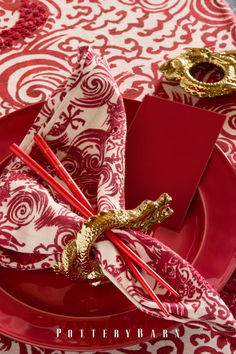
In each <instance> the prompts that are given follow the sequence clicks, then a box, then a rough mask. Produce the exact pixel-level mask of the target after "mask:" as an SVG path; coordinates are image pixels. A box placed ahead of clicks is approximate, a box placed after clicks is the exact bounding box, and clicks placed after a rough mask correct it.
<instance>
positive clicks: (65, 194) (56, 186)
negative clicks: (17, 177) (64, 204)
mask: <svg viewBox="0 0 236 354" xmlns="http://www.w3.org/2000/svg"><path fill="white" fill-rule="evenodd" d="M10 150H11V151H12V152H13V153H14V154H15V155H16V156H17V157H19V158H20V159H21V160H22V161H23V162H24V163H25V164H26V165H27V166H28V167H30V168H31V170H33V171H34V172H35V173H37V175H39V176H40V177H41V178H42V179H43V180H44V181H45V182H47V183H48V184H49V185H50V186H51V187H52V188H53V189H55V191H56V192H58V193H59V194H60V195H61V196H62V197H63V198H65V200H67V201H68V202H69V203H70V204H71V205H72V206H73V207H74V208H75V209H76V210H78V211H79V212H80V213H81V214H82V215H83V216H85V217H86V218H89V217H90V216H91V212H90V211H89V210H88V209H87V208H86V207H84V206H83V204H81V203H80V202H79V201H78V200H77V199H76V198H75V197H74V196H73V195H72V194H71V193H70V192H68V190H67V189H65V188H64V187H63V186H62V185H61V184H60V183H59V182H57V180H56V179H55V178H53V177H52V176H51V175H50V174H49V173H48V172H47V171H46V170H44V168H42V166H40V165H39V164H38V163H37V162H36V161H34V160H33V159H32V157H30V156H29V155H28V154H26V153H25V152H24V151H23V150H22V149H21V148H20V147H19V146H18V145H16V144H12V145H11V146H10Z"/></svg>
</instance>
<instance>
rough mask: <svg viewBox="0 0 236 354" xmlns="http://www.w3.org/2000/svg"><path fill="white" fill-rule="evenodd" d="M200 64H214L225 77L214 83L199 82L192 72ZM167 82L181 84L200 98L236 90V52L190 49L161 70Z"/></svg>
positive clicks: (166, 63) (168, 62) (164, 65)
mask: <svg viewBox="0 0 236 354" xmlns="http://www.w3.org/2000/svg"><path fill="white" fill-rule="evenodd" d="M199 64H212V65H213V66H215V67H216V68H218V69H219V70H220V71H221V72H222V74H223V77H222V78H221V79H220V80H219V81H217V82H213V83H207V82H202V81H198V80H197V79H195V78H194V77H193V76H192V75H191V70H192V69H193V68H194V67H195V66H197V65H199ZM159 70H160V71H162V72H163V73H164V75H165V77H166V79H167V80H169V81H172V82H179V84H180V86H181V87H183V88H184V89H185V91H187V92H189V93H191V94H192V95H198V96H200V97H215V96H221V95H224V94H228V93H231V92H232V91H233V90H235V89H236V52H219V53H216V52H212V51H210V50H209V49H207V48H188V49H187V51H186V52H185V53H184V54H181V55H179V56H177V57H176V58H174V59H171V60H168V61H167V62H165V63H164V64H162V65H161V66H160V68H159Z"/></svg>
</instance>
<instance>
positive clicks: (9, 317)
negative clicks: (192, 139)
mask: <svg viewBox="0 0 236 354" xmlns="http://www.w3.org/2000/svg"><path fill="white" fill-rule="evenodd" d="M125 105H126V109H127V115H128V123H129V122H130V121H131V120H132V118H133V116H134V114H135V112H136V110H137V108H138V106H139V103H138V102H135V101H129V100H125ZM41 107H42V103H38V104H36V105H33V106H29V107H27V108H24V109H21V110H19V111H17V112H14V113H12V114H10V115H8V116H6V117H4V118H2V119H1V120H0V160H1V161H2V162H1V166H2V167H3V166H4V160H6V157H7V155H8V154H9V145H10V144H11V143H12V142H16V143H19V142H20V141H21V140H22V138H23V136H24V134H25V133H26V131H27V130H28V128H29V126H30V125H31V123H32V121H33V119H34V117H35V116H36V115H37V113H38V111H39V110H40V108H41ZM127 168H129V166H127ZM235 186H236V180H235V174H234V171H233V169H232V167H231V165H230V163H229V162H228V160H227V159H226V157H225V156H224V154H223V153H222V152H221V150H220V149H219V148H217V147H216V148H215V150H214V152H213V154H212V157H211V159H210V162H209V164H208V168H207V170H206V172H205V174H204V176H203V179H202V181H201V183H200V185H199V187H198V191H197V193H196V195H195V197H194V200H193V202H192V203H191V207H190V209H189V212H188V215H187V218H186V220H185V223H184V226H183V227H182V229H181V230H180V231H179V232H176V231H173V230H170V229H167V228H165V227H158V229H157V230H156V234H155V237H157V238H158V239H159V240H161V241H162V242H163V243H165V244H166V245H168V246H169V247H171V248H172V249H173V250H175V251H176V252H177V253H179V254H180V255H181V256H182V257H184V258H185V259H187V260H188V261H189V262H191V263H192V264H193V265H194V266H195V268H196V269H197V270H198V271H199V272H200V273H201V274H202V275H203V276H204V277H205V278H206V279H207V280H208V281H209V282H210V283H211V284H212V285H213V286H214V287H215V288H216V289H218V290H220V289H221V288H222V286H223V285H224V284H225V283H226V281H227V280H228V278H229V277H230V275H231V273H232V271H233V269H234V266H235V253H236V252H235V248H236V247H235V237H234V236H235V230H236V219H235V217H234V216H233V212H234V210H235V208H234V206H235V205H234V203H235V200H236V188H235ZM127 198H129V195H128V193H127ZM0 273H1V274H0V279H1V289H0V332H2V333H3V334H5V335H6V336H9V337H11V338H14V339H16V340H19V341H23V342H26V343H30V344H33V345H37V346H41V347H47V348H53V349H61V350H77V351H78V350H80V351H83V350H84V351H91V350H99V349H100V350H101V349H113V348H119V347H126V346H129V345H132V344H136V343H139V342H143V341H145V340H148V339H150V338H152V336H153V335H155V336H159V335H160V334H161V333H162V331H163V329H165V330H167V331H169V330H171V329H173V328H174V327H176V326H177V325H178V324H177V323H175V322H171V321H168V320H159V319H156V318H154V317H151V316H148V315H146V314H145V313H143V312H141V311H139V310H137V309H136V308H135V307H134V306H133V305H132V304H131V303H130V302H129V301H128V300H127V299H126V297H125V296H124V295H123V294H122V293H121V292H120V291H119V290H118V289H117V288H116V287H115V286H113V285H112V284H106V285H103V286H100V287H91V286H89V285H88V284H76V283H73V282H70V281H68V280H67V279H65V278H63V277H57V276H55V274H54V273H53V271H51V270H50V269H45V270H40V271H24V272H21V271H16V270H11V269H4V268H0Z"/></svg>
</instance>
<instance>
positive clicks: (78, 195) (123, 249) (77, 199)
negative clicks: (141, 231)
mask: <svg viewBox="0 0 236 354" xmlns="http://www.w3.org/2000/svg"><path fill="white" fill-rule="evenodd" d="M34 141H35V142H36V144H37V145H38V147H39V148H40V150H41V151H42V152H43V154H44V155H45V156H46V158H47V159H48V161H49V162H50V163H51V165H52V166H53V167H54V168H55V169H56V171H57V173H58V175H59V176H60V177H61V179H62V180H63V181H64V182H65V183H66V184H67V186H68V187H69V189H70V190H71V192H72V193H73V195H72V194H71V193H70V192H69V191H68V190H67V189H65V188H64V187H63V186H62V185H61V184H60V183H59V182H58V181H57V180H56V179H55V178H53V177H52V176H51V175H50V174H49V173H48V172H47V171H46V170H44V169H43V168H42V167H41V166H40V165H39V164H38V163H37V162H36V161H34V160H33V159H32V158H31V157H30V156H29V155H28V154H26V153H25V152H24V151H23V150H22V149H21V148H20V147H19V146H17V145H16V144H12V145H11V146H10V150H11V151H12V152H13V153H14V154H15V155H16V156H17V157H19V158H20V159H21V160H22V161H23V162H24V163H25V164H26V165H27V166H28V167H29V168H31V169H32V170H33V171H34V172H36V173H37V174H38V175H39V176H40V177H41V178H42V179H43V180H44V181H45V182H47V183H48V184H49V185H50V186H51V187H52V188H53V189H54V190H55V191H56V192H58V193H59V194H60V195H61V196H62V197H63V198H64V199H65V200H67V202H69V203H70V204H71V205H72V206H73V207H74V208H75V209H76V210H77V211H79V213H80V214H82V215H83V216H84V217H85V218H89V217H90V216H92V215H95V214H96V212H95V210H94V209H93V207H92V206H91V204H90V203H89V201H88V200H87V199H86V197H85V196H84V194H83V193H82V192H81V190H80V189H79V187H78V186H77V184H76V183H75V181H74V180H73V179H72V177H71V176H70V175H69V173H68V172H67V171H66V169H65V168H64V166H63V165H62V163H61V162H60V161H59V160H58V158H57V157H56V155H55V154H54V152H53V151H52V150H51V149H50V147H49V146H48V144H47V143H46V141H45V140H44V139H43V138H42V136H40V135H38V134H37V135H36V136H35V137H34ZM105 235H106V236H107V237H108V238H109V239H110V240H111V241H112V242H113V243H114V244H115V245H116V246H117V247H118V248H119V250H120V253H121V255H122V257H123V258H124V260H125V261H126V263H127V265H128V267H129V268H130V270H131V271H132V272H133V274H134V275H135V276H136V278H137V279H138V280H139V282H140V283H141V285H142V286H143V287H144V288H145V289H146V291H147V292H148V293H149V295H150V296H151V297H152V298H153V300H154V301H155V302H156V303H157V305H158V307H159V308H160V309H161V310H162V311H163V312H164V314H165V315H166V316H169V313H168V311H167V310H166V309H165V307H164V306H163V305H162V303H161V301H160V300H159V298H158V297H157V295H156V294H155V293H154V291H153V290H152V288H151V287H150V286H149V284H148V283H147V282H146V280H145V279H144V278H143V276H142V274H141V273H140V272H139V270H138V269H137V267H136V266H135V264H134V263H133V262H132V260H133V261H134V262H135V263H136V264H138V265H139V266H140V267H141V268H143V269H144V270H145V271H146V272H147V273H149V274H150V275H151V276H152V277H153V278H154V279H156V280H157V281H158V282H159V283H160V284H162V285H163V286H164V287H165V288H166V289H168V290H169V291H170V292H171V293H172V294H174V295H175V296H177V297H178V296H179V294H178V293H177V292H176V291H175V290H174V289H173V288H172V287H171V286H170V285H169V284H168V283H167V282H166V281H165V280H164V279H163V278H161V277H160V276H159V275H158V274H157V273H156V272H154V271H153V270H152V269H151V268H150V267H149V266H148V265H147V264H146V263H145V262H144V261H143V260H142V259H141V258H140V257H139V256H138V255H137V254H136V253H134V252H133V251H132V250H131V249H130V248H129V247H128V246H127V245H126V244H124V243H123V242H122V241H121V240H120V239H119V238H118V237H117V236H116V235H115V234H114V233H113V232H111V231H110V230H107V231H106V232H105Z"/></svg>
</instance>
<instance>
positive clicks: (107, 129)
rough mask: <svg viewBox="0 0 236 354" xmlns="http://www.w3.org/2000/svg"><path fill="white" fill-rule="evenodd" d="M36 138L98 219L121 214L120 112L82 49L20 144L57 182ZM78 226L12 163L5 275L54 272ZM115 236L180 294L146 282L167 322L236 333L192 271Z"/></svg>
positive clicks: (152, 306)
mask: <svg viewBox="0 0 236 354" xmlns="http://www.w3.org/2000/svg"><path fill="white" fill-rule="evenodd" d="M36 133H39V134H41V135H43V136H44V137H45V138H46V141H47V142H48V144H49V145H50V147H51V148H52V149H53V151H54V152H55V153H56V155H57V156H58V158H59V159H60V160H61V162H62V163H63V165H64V166H65V167H66V168H67V170H68V171H69V173H70V174H71V176H72V177H73V178H74V180H75V181H76V182H77V183H78V184H79V186H80V188H81V189H82V190H83V192H84V193H85V195H86V196H87V197H88V198H89V200H90V202H91V203H92V205H93V206H94V207H95V208H96V209H97V210H98V211H100V210H108V209H110V208H117V209H120V208H124V207H125V205H124V200H125V199H124V175H125V142H126V115H125V109H124V105H123V101H122V97H121V94H120V92H119V89H118V87H117V85H116V83H115V81H114V79H113V77H112V75H111V73H110V70H109V67H108V65H107V63H106V62H105V60H104V59H101V58H100V57H99V56H98V55H96V54H95V53H94V52H93V51H92V50H91V49H90V48H89V47H81V48H80V49H79V55H78V61H77V64H76V67H75V70H74V72H73V74H72V75H71V76H70V77H69V78H68V79H67V80H66V81H65V82H63V83H62V84H61V85H60V86H59V87H58V88H57V89H56V90H55V92H54V93H53V95H52V96H51V97H50V98H49V99H48V101H47V102H46V103H45V105H44V106H43V108H42V110H41V112H40V113H39V115H38V117H37V118H36V120H35V121H34V123H33V125H32V127H31V129H30V130H29V132H28V134H27V135H26V137H25V138H24V140H23V142H22V144H21V147H22V149H23V150H24V151H26V152H27V153H29V154H30V155H31V156H32V157H33V158H34V159H35V160H36V161H37V162H39V163H40V164H41V165H42V166H43V167H44V168H45V169H47V170H48V172H49V173H50V174H52V175H53V176H54V177H56V178H58V177H57V176H56V174H55V171H54V170H53V169H52V168H51V166H50V165H49V164H48V162H47V161H46V159H45V158H44V157H43V156H42V153H41V152H40V151H39V150H38V148H37V147H36V145H35V143H34V141H33V136H34V135H35V134H36ZM58 179H59V178H58ZM60 182H61V183H62V184H64V183H63V182H62V181H60ZM163 192H165V191H163ZM166 192H168V191H166ZM157 197H158V196H157ZM83 221H84V219H83V218H82V217H81V216H80V215H78V214H77V213H76V212H75V210H74V209H73V208H72V207H71V206H70V205H69V204H68V203H67V202H66V201H65V200H64V199H63V198H62V197H61V196H60V195H58V193H56V192H55V191H54V190H53V189H52V188H51V187H50V186H48V185H47V184H46V183H44V182H43V181H42V180H41V179H40V178H39V177H38V176H37V175H36V174H35V173H34V172H32V171H31V170H30V169H29V168H28V167H27V166H25V165H24V163H22V162H21V161H20V160H19V159H18V158H16V157H13V158H12V159H11V161H10V162H9V164H8V165H7V166H6V168H5V169H4V171H3V172H2V174H1V176H0V246H1V249H0V251H1V253H0V262H1V263H0V264H1V265H2V266H3V267H12V268H17V269H21V270H29V269H31V270H34V269H40V268H45V267H51V266H52V265H53V264H54V263H55V262H56V261H58V260H60V255H61V252H62V250H63V248H64V247H65V245H66V244H67V243H68V242H69V241H70V240H71V239H72V238H75V237H76V235H77V232H78V230H79V229H80V228H81V225H82V223H83ZM114 232H115V233H116V234H117V235H118V236H119V237H120V238H121V239H122V240H123V241H124V242H125V243H127V244H128V245H129V247H130V248H132V249H133V250H135V251H136V252H137V253H138V254H139V255H140V256H141V258H142V259H143V260H144V261H145V262H147V263H148V264H149V265H150V266H151V267H152V268H153V269H154V270H155V271H156V272H157V273H158V274H160V275H161V276H162V277H163V278H164V279H165V280H166V281H167V282H168V283H169V284H170V285H172V287H173V288H175V289H176V290H177V291H178V292H179V293H180V294H181V298H179V299H177V298H175V297H174V296H173V295H172V294H170V293H169V292H168V291H166V290H165V289H163V287H161V286H160V285H159V284H157V283H156V282H155V281H154V280H153V279H152V278H150V277H149V276H148V275H147V274H144V276H145V278H146V279H147V280H148V282H149V284H151V285H152V287H153V289H154V291H155V292H156V293H157V294H158V295H159V296H160V299H161V301H163V303H164V305H165V306H166V308H167V309H168V311H169V312H170V313H171V316H170V317H169V319H170V320H175V321H179V322H187V321H191V320H194V321H196V320H198V321H207V322H208V323H209V324H211V325H212V326H213V327H214V328H215V329H217V330H218V331H222V332H224V333H225V334H229V335H233V334H234V333H235V321H234V319H233V316H232V314H231V313H230V311H229V309H228V308H227V306H226V305H225V304H224V302H223V301H222V300H221V298H220V297H219V295H218V294H217V292H216V291H215V290H214V289H213V288H212V287H211V286H210V285H209V284H208V283H207V282H206V281H205V279H204V278H203V277H202V276H201V275H200V274H199V273H198V272H197V271H196V270H195V269H194V268H193V267H192V266H191V265H190V264H188V263H187V262H186V261H185V260H184V259H182V258H181V257H180V256H178V255H177V254H176V253H174V252H173V251H172V250H170V249H169V248H167V247H166V246H164V245H163V244H162V243H160V242H159V241H157V240H156V239H153V238H151V237H149V236H147V235H144V234H142V233H141V232H137V231H129V230H114ZM94 247H95V255H96V258H97V260H98V261H99V264H100V265H101V268H102V270H103V272H104V274H105V275H106V276H107V277H108V278H109V279H110V280H111V281H112V282H113V283H114V284H115V285H116V286H117V287H118V288H119V289H120V290H121V291H122V292H123V293H124V294H125V295H126V296H127V297H128V298H129V299H130V300H131V301H132V302H133V303H134V304H135V305H136V306H137V307H138V308H139V309H141V310H142V311H144V312H146V313H148V314H150V315H152V316H157V317H160V318H162V317H164V315H163V313H162V312H161V311H160V310H159V308H158V307H157V305H156V303H155V302H154V301H153V300H152V299H151V298H149V296H148V295H147V294H146V293H145V291H144V290H143V288H142V287H141V286H140V284H139V283H138V282H137V281H136V279H135V278H134V277H133V275H132V274H131V273H130V271H129V269H128V268H127V266H126V264H125V262H124V261H123V259H122V257H121V256H120V255H119V252H118V250H117V248H116V247H115V246H114V245H113V244H112V243H111V242H110V241H109V240H107V239H106V238H100V239H98V240H97V241H96V243H95V245H94ZM55 276H56V275H55ZM101 286H102V285H101Z"/></svg>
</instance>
